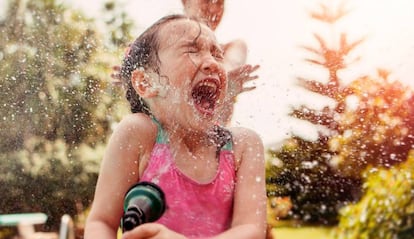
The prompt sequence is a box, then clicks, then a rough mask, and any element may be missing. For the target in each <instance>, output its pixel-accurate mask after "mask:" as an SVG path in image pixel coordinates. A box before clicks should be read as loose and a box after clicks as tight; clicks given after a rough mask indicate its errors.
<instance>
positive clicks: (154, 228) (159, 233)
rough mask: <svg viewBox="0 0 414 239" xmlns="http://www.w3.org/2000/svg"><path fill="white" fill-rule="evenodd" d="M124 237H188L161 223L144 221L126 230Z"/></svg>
mask: <svg viewBox="0 0 414 239" xmlns="http://www.w3.org/2000/svg"><path fill="white" fill-rule="evenodd" d="M122 239H187V238H186V237H185V236H183V235H181V234H179V233H177V232H174V231H172V230H170V229H168V228H167V227H165V226H164V225H162V224H159V223H144V224H142V225H139V226H138V227H136V228H134V229H133V230H131V231H128V232H125V233H124V234H123V235H122Z"/></svg>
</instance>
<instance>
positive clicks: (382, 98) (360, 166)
mask: <svg viewBox="0 0 414 239" xmlns="http://www.w3.org/2000/svg"><path fill="white" fill-rule="evenodd" d="M349 88H351V89H352V91H353V92H354V93H353V94H352V97H353V99H354V101H355V103H354V104H355V106H354V107H349V108H348V109H347V110H346V111H345V112H344V114H342V115H341V117H339V118H338V121H339V125H340V126H339V128H340V130H339V132H341V133H340V134H337V135H335V136H334V137H332V138H331V139H330V142H329V145H330V149H331V150H332V151H334V152H337V154H336V155H335V156H334V157H333V158H332V160H331V162H332V165H335V167H336V168H337V169H338V170H340V171H341V172H342V173H343V174H344V175H350V176H352V177H359V175H361V173H362V172H363V171H364V169H365V168H366V167H368V166H378V167H390V166H392V165H395V164H397V163H400V162H403V161H405V160H406V159H407V156H408V153H409V150H410V149H411V148H412V145H414V137H413V136H412V133H413V132H414V131H413V130H414V128H413V127H412V124H413V123H412V117H413V112H412V109H413V105H412V101H411V100H410V99H413V97H414V95H413V92H412V90H411V89H410V88H409V87H406V86H404V85H403V84H401V83H400V82H398V81H391V80H389V79H388V72H387V71H385V70H381V69H380V70H378V76H377V77H369V76H365V77H361V78H359V79H356V80H354V81H353V82H352V83H351V84H350V85H349Z"/></svg>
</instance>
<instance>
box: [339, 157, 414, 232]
mask: <svg viewBox="0 0 414 239" xmlns="http://www.w3.org/2000/svg"><path fill="white" fill-rule="evenodd" d="M365 177H366V182H365V183H364V189H365V195H364V197H363V198H362V199H361V200H360V202H358V203H357V204H355V205H349V206H347V207H345V208H343V209H342V210H341V220H340V223H339V225H338V229H337V230H336V231H335V237H334V238H338V239H357V238H358V239H377V238H382V239H393V238H399V239H408V238H412V235H413V234H414V151H411V153H410V154H409V156H408V159H407V161H405V162H404V163H402V164H401V165H397V166H395V167H392V168H390V169H384V168H381V169H376V168H370V169H369V170H367V172H366V175H365Z"/></svg>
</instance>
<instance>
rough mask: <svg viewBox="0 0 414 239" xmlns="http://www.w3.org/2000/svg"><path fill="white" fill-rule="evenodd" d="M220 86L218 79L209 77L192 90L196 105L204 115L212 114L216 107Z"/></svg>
mask: <svg viewBox="0 0 414 239" xmlns="http://www.w3.org/2000/svg"><path fill="white" fill-rule="evenodd" d="M219 93H220V87H219V82H218V80H216V79H213V78H208V79H204V80H202V81H201V82H199V83H198V84H197V85H195V86H194V88H193V90H192V91H191V96H192V98H193V100H194V105H195V107H196V109H197V110H198V111H200V112H201V113H202V114H204V115H211V114H213V112H214V109H215V107H216V103H217V99H218V97H219Z"/></svg>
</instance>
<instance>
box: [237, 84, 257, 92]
mask: <svg viewBox="0 0 414 239" xmlns="http://www.w3.org/2000/svg"><path fill="white" fill-rule="evenodd" d="M254 89H256V86H250V87H243V89H242V90H241V92H240V93H243V92H247V91H252V90H254Z"/></svg>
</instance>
